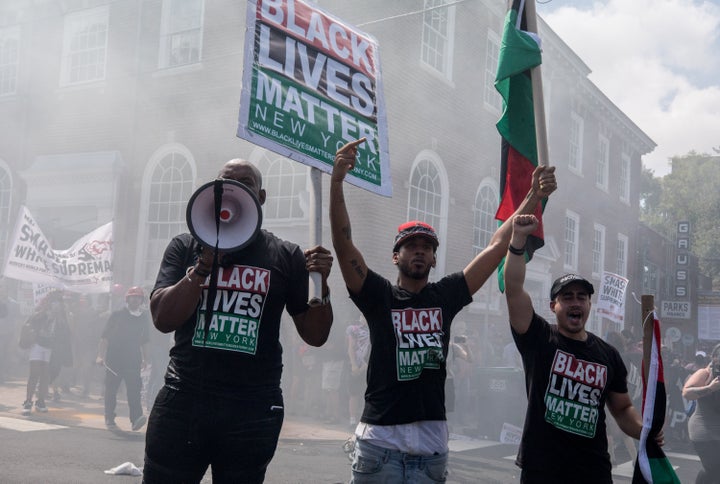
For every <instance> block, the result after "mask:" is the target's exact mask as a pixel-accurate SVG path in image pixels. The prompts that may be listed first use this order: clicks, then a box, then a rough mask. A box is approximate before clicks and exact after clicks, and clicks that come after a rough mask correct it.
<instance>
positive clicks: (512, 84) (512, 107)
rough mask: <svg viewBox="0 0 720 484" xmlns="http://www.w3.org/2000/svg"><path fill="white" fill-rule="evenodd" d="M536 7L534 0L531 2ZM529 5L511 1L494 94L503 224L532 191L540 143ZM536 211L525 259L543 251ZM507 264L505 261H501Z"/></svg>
mask: <svg viewBox="0 0 720 484" xmlns="http://www.w3.org/2000/svg"><path fill="white" fill-rule="evenodd" d="M528 1H534V0H528ZM524 6H525V1H524V0H513V2H512V7H511V8H510V10H509V11H508V13H507V15H506V16H505V27H504V30H503V37H502V41H501V43H500V52H499V54H498V70H497V76H496V77H495V89H497V90H498V92H499V93H500V96H501V97H502V98H503V105H504V110H503V113H502V116H501V117H500V120H499V121H498V122H497V124H496V126H497V130H498V131H499V132H500V136H502V152H501V160H502V166H501V172H500V193H501V195H500V206H499V207H498V210H497V213H496V214H495V218H496V219H497V220H499V221H500V222H504V221H505V220H507V219H508V218H510V216H511V215H512V214H513V213H514V212H515V210H516V209H517V208H518V207H519V206H520V204H521V203H522V201H523V199H524V198H525V195H527V192H528V190H529V189H530V185H531V181H532V173H533V171H534V170H535V167H537V164H538V156H537V141H536V138H535V110H534V108H533V92H532V82H531V79H530V69H531V68H533V67H536V66H539V65H540V63H541V55H540V45H539V40H538V39H537V37H536V36H534V34H530V33H528V32H526V31H524V30H523V29H525V28H526V27H525V12H524ZM544 208H545V201H544V200H543V204H542V207H538V209H537V211H536V213H535V216H536V217H537V218H538V220H540V226H539V227H538V230H537V231H536V232H535V233H534V234H532V235H531V236H530V237H529V238H528V242H527V246H526V259H527V260H530V259H531V258H532V255H533V252H535V250H537V249H539V248H540V247H542V246H543V244H544V241H543V228H542V212H543V209H544ZM503 263H504V259H503ZM503 263H501V264H500V267H499V268H498V274H499V282H500V290H501V291H503V290H504V289H505V284H504V280H503V278H502V270H503V265H504V264H503Z"/></svg>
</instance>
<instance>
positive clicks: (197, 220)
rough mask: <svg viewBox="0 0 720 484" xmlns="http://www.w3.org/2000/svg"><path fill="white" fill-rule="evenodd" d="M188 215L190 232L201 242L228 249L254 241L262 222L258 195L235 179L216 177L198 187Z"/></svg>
mask: <svg viewBox="0 0 720 484" xmlns="http://www.w3.org/2000/svg"><path fill="white" fill-rule="evenodd" d="M216 200H218V201H219V204H218V205H219V206H218V207H216V204H215V201H216ZM185 215H186V218H187V224H188V228H189V229H190V233H191V234H192V235H193V236H194V237H195V238H196V239H197V240H198V242H200V243H201V244H203V245H206V246H208V247H212V248H215V247H217V249H218V250H221V251H226V252H232V251H235V250H240V249H242V248H243V247H245V246H247V245H248V244H249V243H250V242H252V241H253V240H254V239H255V236H256V235H257V234H258V232H259V231H260V224H261V223H262V210H261V208H260V202H259V201H258V199H257V197H256V196H255V194H254V193H252V192H251V191H250V189H249V188H248V187H246V186H245V185H243V184H242V183H240V182H236V181H235V180H225V179H217V180H215V181H211V182H209V183H206V184H205V185H203V186H201V187H200V188H198V189H197V190H196V191H195V193H193V195H192V197H190V201H189V202H188V206H187V212H186V214H185Z"/></svg>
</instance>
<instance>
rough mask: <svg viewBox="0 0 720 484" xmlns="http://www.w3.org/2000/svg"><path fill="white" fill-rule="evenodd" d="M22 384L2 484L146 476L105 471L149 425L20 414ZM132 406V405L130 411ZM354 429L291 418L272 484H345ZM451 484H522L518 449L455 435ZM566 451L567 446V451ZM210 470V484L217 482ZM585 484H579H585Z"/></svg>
mask: <svg viewBox="0 0 720 484" xmlns="http://www.w3.org/2000/svg"><path fill="white" fill-rule="evenodd" d="M22 393H23V382H11V383H6V384H3V385H0V442H2V444H0V483H2V484H15V483H21V484H24V483H27V484H38V483H41V484H63V483H68V484H103V483H115V484H131V483H132V484H136V483H140V482H141V478H140V477H131V476H115V475H107V474H105V473H104V471H105V470H109V469H111V468H113V467H116V466H119V465H121V464H123V463H125V462H130V463H132V464H134V465H135V466H136V467H142V463H143V451H144V444H145V442H144V438H145V434H144V429H142V430H141V431H139V432H131V431H129V422H127V421H126V420H127V419H126V418H125V419H123V417H121V415H122V412H123V405H124V402H122V401H120V402H119V406H118V414H119V417H118V419H117V422H118V424H119V425H120V427H121V428H122V429H125V430H120V431H116V432H111V431H108V430H107V429H105V428H104V422H103V417H102V402H101V401H99V400H98V399H97V398H96V399H94V400H81V399H73V398H68V399H64V400H63V401H61V402H53V403H52V404H49V408H50V411H49V412H48V413H46V414H39V413H35V412H33V414H31V415H30V416H29V417H23V416H22V415H21V414H20V411H21V408H20V407H21V403H22V398H23V397H22ZM125 411H126V408H125ZM348 436H349V432H348V431H347V429H340V428H331V427H329V426H327V425H324V424H322V423H320V422H317V421H313V420H312V419H309V418H299V417H295V416H287V417H286V421H285V425H284V427H283V432H282V434H281V438H280V442H279V445H278V450H277V452H276V455H275V458H274V459H273V461H272V462H271V464H270V467H269V469H268V473H267V479H266V482H267V483H268V484H287V483H291V484H303V483H308V484H309V483H312V484H319V483H331V484H335V483H343V482H347V481H348V480H349V477H350V463H349V460H348V458H347V455H346V454H345V453H344V452H343V442H344V440H345V439H346V438H347V437H348ZM450 449H451V452H450V465H449V473H450V475H449V478H448V481H447V482H448V483H449V484H466V483H467V484H470V483H473V484H476V483H479V484H505V483H517V482H519V472H518V469H517V468H516V467H515V465H514V463H513V460H514V456H515V454H516V452H517V447H516V446H515V445H511V444H501V443H499V442H497V441H492V440H478V439H471V438H469V437H463V436H453V439H451V442H450ZM560 451H561V450H560ZM666 452H667V453H668V456H669V458H670V461H671V463H672V464H673V465H674V466H675V468H676V472H677V474H678V477H679V478H680V481H681V482H688V483H690V482H694V480H695V475H696V474H697V471H698V469H699V461H698V458H697V457H696V456H695V455H694V454H693V453H692V451H691V450H690V448H689V446H688V445H687V444H683V443H674V442H669V443H668V445H667V446H666ZM620 457H621V460H622V461H624V462H621V464H620V465H619V466H618V467H616V468H615V469H614V480H615V482H616V483H629V482H630V481H631V476H632V468H633V462H631V461H630V460H629V458H627V456H625V458H623V456H620ZM210 482H211V478H210V475H209V473H208V475H206V476H205V478H204V479H203V483H210ZM579 484H580V483H579Z"/></svg>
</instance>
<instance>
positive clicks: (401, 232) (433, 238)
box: [393, 220, 440, 252]
mask: <svg viewBox="0 0 720 484" xmlns="http://www.w3.org/2000/svg"><path fill="white" fill-rule="evenodd" d="M418 236H420V237H425V238H426V239H428V240H429V241H430V243H431V244H432V245H433V249H437V248H438V245H440V241H439V240H438V236H437V233H436V232H435V229H434V228H432V226H431V225H430V224H426V223H425V222H420V221H419V220H411V221H410V222H405V223H404V224H402V225H400V226H399V227H398V233H397V235H396V236H395V243H394V244H393V252H397V251H398V250H399V249H400V246H401V245H403V244H404V243H405V241H406V240H407V239H409V238H411V237H418Z"/></svg>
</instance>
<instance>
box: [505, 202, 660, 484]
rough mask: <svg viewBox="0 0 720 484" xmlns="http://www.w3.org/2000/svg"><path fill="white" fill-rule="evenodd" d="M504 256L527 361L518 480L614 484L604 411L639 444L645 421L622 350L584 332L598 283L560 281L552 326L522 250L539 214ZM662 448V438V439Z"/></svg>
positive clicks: (520, 219)
mask: <svg viewBox="0 0 720 484" xmlns="http://www.w3.org/2000/svg"><path fill="white" fill-rule="evenodd" d="M511 223H512V238H511V239H510V245H509V246H508V252H507V255H506V258H505V271H504V273H505V298H506V301H507V307H508V315H509V318H510V329H511V331H512V335H513V338H514V339H515V343H516V344H517V347H518V349H519V350H520V354H521V355H522V359H523V368H524V370H525V388H526V392H527V396H528V406H527V412H526V416H525V424H524V428H523V434H522V438H521V443H520V450H519V452H518V456H517V464H518V466H519V467H521V468H522V471H521V475H520V482H521V483H523V484H535V483H538V484H540V483H542V484H546V483H556V484H561V483H565V484H568V483H580V482H582V483H583V484H609V483H612V474H611V471H612V464H611V462H610V456H609V454H608V441H607V434H606V414H605V408H606V405H607V409H608V410H609V411H610V413H611V414H612V416H613V417H614V419H615V421H616V422H617V424H618V426H619V427H620V429H621V430H622V431H623V432H624V433H625V434H627V435H629V436H631V437H633V438H635V439H639V438H640V432H641V430H642V420H641V418H640V415H639V414H638V412H637V410H635V407H633V405H632V401H631V400H630V396H629V395H628V389H627V382H626V376H627V370H626V369H625V364H624V363H623V360H622V357H621V356H620V353H619V352H618V350H617V349H615V348H613V347H612V346H611V345H609V344H607V343H606V342H604V341H603V340H602V339H600V338H599V337H597V336H596V335H594V334H592V333H590V332H588V331H586V330H585V324H586V322H587V320H588V317H589V316H590V309H591V305H592V304H591V301H590V298H591V296H592V295H593V293H594V288H593V285H592V284H591V283H590V282H589V281H587V280H586V279H584V278H583V277H581V276H579V275H577V274H566V275H564V276H561V277H559V278H557V279H556V280H555V281H554V282H553V284H552V288H551V290H550V310H551V311H552V312H553V313H554V314H555V319H556V322H557V324H554V325H553V324H550V323H548V322H547V321H546V320H545V319H543V318H542V317H540V316H539V315H538V314H537V313H536V312H535V309H534V308H533V303H532V300H531V299H530V295H529V294H528V293H527V292H526V291H525V289H524V284H525V264H526V261H525V257H523V254H522V249H523V247H525V244H526V242H527V238H528V236H530V234H532V233H534V232H535V230H536V229H537V227H538V224H539V222H538V219H537V218H536V217H535V216H534V215H515V216H514V217H513V218H512V219H511ZM657 441H658V442H659V443H660V444H661V445H662V443H663V437H662V432H660V434H659V435H658V437H657Z"/></svg>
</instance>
